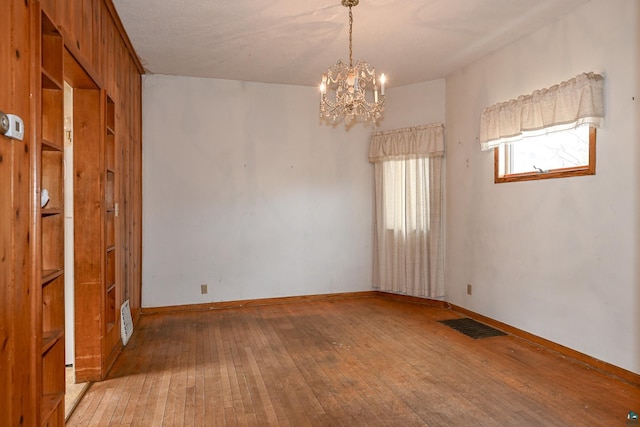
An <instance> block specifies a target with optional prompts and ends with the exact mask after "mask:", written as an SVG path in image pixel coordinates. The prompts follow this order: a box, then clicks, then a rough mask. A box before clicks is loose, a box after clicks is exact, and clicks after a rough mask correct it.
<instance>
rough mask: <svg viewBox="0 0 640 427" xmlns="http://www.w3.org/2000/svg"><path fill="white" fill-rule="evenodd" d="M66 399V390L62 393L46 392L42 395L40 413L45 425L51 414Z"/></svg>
mask: <svg viewBox="0 0 640 427" xmlns="http://www.w3.org/2000/svg"><path fill="white" fill-rule="evenodd" d="M63 400H64V391H62V392H60V393H53V394H45V395H44V396H42V404H41V405H40V407H41V409H40V414H41V416H42V421H43V425H44V424H45V422H46V421H47V420H48V419H49V417H50V416H51V414H53V412H54V411H55V410H56V408H57V407H58V405H60V404H61V403H62V401H63Z"/></svg>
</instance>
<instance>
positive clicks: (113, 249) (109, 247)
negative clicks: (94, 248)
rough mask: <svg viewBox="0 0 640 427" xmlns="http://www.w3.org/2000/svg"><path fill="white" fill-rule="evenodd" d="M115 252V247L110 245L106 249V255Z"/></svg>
mask: <svg viewBox="0 0 640 427" xmlns="http://www.w3.org/2000/svg"><path fill="white" fill-rule="evenodd" d="M115 250H116V245H111V246H108V247H107V253H108V252H111V251H115Z"/></svg>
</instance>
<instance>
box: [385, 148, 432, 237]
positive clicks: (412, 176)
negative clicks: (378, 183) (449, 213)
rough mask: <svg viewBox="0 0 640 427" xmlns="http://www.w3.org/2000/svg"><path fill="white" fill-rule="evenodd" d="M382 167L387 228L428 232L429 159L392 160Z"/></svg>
mask: <svg viewBox="0 0 640 427" xmlns="http://www.w3.org/2000/svg"><path fill="white" fill-rule="evenodd" d="M382 169H383V172H382V181H383V191H382V194H381V196H382V197H383V203H384V223H385V228H386V229H387V230H404V231H405V232H415V231H416V230H418V231H420V232H428V230H429V204H428V199H429V183H428V182H427V180H428V177H429V159H428V158H427V159H407V160H388V161H385V162H383V163H382Z"/></svg>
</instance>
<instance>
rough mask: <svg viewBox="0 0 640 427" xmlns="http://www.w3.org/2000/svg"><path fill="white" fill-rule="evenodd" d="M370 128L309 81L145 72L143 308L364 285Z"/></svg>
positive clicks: (369, 201) (368, 277)
mask: <svg viewBox="0 0 640 427" xmlns="http://www.w3.org/2000/svg"><path fill="white" fill-rule="evenodd" d="M369 135H370V130H368V129H366V128H363V127H361V126H354V127H353V128H351V129H350V130H349V131H345V128H344V125H338V126H336V127H335V128H332V127H330V126H326V125H324V126H323V125H320V124H319V120H318V93H317V89H316V88H309V87H296V86H285V85H269V84H259V83H243V82H238V81H228V80H214V79H202V78H188V77H170V76H160V75H154V76H146V77H145V79H144V82H143V138H144V145H143V147H144V152H143V200H144V214H143V289H142V290H143V306H145V307H149V306H168V305H181V304H192V303H203V302H211V301H229V300H243V299H256V298H268V297H278V296H290V295H308V294H318V293H337V292H350V291H360V290H368V289H370V288H371V228H372V220H371V205H372V190H371V185H372V184H371V183H372V167H371V166H370V164H369V163H368V162H367V161H366V159H367V146H368V139H369ZM201 284H207V285H208V288H209V292H208V294H207V295H201V294H200V285H201Z"/></svg>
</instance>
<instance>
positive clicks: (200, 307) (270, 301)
mask: <svg viewBox="0 0 640 427" xmlns="http://www.w3.org/2000/svg"><path fill="white" fill-rule="evenodd" d="M375 296H378V292H377V291H362V292H344V293H336V294H318V295H300V296H294V297H276V298H261V299H251V300H239V301H220V302H209V303H204V304H187V305H172V306H166V307H142V308H141V309H140V311H141V314H142V315H145V314H158V313H170V312H174V311H206V310H222V309H226V308H240V307H257V306H263V305H280V304H296V303H300V302H309V301H326V300H332V299H333V300H335V299H346V298H371V297H375Z"/></svg>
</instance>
